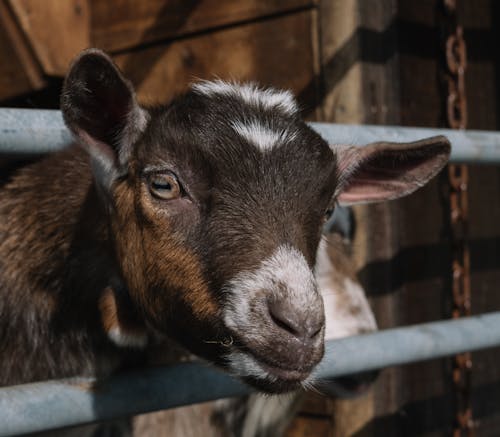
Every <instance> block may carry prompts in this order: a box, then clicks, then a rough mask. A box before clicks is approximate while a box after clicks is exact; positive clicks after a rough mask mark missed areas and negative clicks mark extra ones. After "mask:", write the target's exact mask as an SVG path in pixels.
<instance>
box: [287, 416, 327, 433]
mask: <svg viewBox="0 0 500 437" xmlns="http://www.w3.org/2000/svg"><path fill="white" fill-rule="evenodd" d="M330 429H331V420H330V419H328V418H322V417H310V416H300V415H299V416H297V417H295V418H294V419H293V421H292V423H291V424H290V426H289V428H288V429H287V431H286V432H285V437H329V436H332V435H333V434H331V432H330Z"/></svg>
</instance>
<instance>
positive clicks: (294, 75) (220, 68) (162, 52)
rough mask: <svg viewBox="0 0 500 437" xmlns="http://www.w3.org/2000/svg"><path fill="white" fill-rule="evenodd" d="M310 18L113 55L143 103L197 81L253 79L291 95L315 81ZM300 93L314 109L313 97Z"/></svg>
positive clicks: (252, 25)
mask: <svg viewBox="0 0 500 437" xmlns="http://www.w3.org/2000/svg"><path fill="white" fill-rule="evenodd" d="M312 20H313V15H312V13H311V11H304V12H300V13H295V14H291V15H287V16H284V17H280V18H276V19H273V20H266V21H262V22H256V23H250V24H246V25H242V26H238V27H235V28H229V29H224V30H220V31H218V32H213V33H209V34H206V35H201V36H197V37H193V38H188V39H183V40H180V41H175V42H173V43H171V44H165V45H161V46H156V47H151V48H147V49H144V50H139V51H133V52H129V53H125V54H121V55H117V56H115V60H116V62H117V63H118V65H119V66H120V67H121V68H122V70H123V71H124V73H125V75H126V76H127V77H128V78H130V80H131V81H132V83H133V84H134V85H135V86H136V87H137V90H138V95H139V99H140V100H141V101H142V102H146V103H154V102H165V101H166V100H168V99H170V98H172V97H173V96H175V95H176V94H178V93H179V92H181V91H183V90H185V89H186V88H187V86H188V84H189V83H190V82H193V81H195V80H196V79H197V78H199V79H213V78H216V77H218V78H222V79H229V80H237V81H245V80H253V81H257V82H259V83H261V84H263V85H271V86H275V87H279V88H288V89H291V90H293V91H294V92H295V93H296V94H300V93H301V92H302V90H304V89H306V88H307V87H309V86H310V84H311V83H314V80H315V67H314V64H315V59H314V50H313V45H312V42H311V32H312ZM316 92H317V90H316V89H315V87H314V86H313V87H312V88H311V90H310V92H309V93H306V94H305V95H302V94H301V101H300V103H301V104H302V107H303V108H304V109H306V110H313V109H314V107H315V93H316Z"/></svg>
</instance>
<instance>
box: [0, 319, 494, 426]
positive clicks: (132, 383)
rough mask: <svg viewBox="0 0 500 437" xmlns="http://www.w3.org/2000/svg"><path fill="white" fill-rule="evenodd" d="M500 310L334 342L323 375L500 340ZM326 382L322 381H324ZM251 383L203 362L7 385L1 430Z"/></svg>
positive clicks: (199, 397)
mask: <svg viewBox="0 0 500 437" xmlns="http://www.w3.org/2000/svg"><path fill="white" fill-rule="evenodd" d="M499 327H500V312H495V313H489V314H483V315H480V316H475V317H467V318H462V319H458V320H445V321H439V322H432V323H425V324H421V325H415V326H408V327H402V328H396V329H389V330H385V331H379V332H375V333H372V334H366V335H360V336H356V337H350V338H344V339H340V340H334V341H331V342H329V343H328V344H327V347H326V353H325V358H324V359H323V361H322V362H321V363H320V365H319V366H318V369H317V371H316V373H315V376H316V378H318V379H321V378H333V377H337V376H342V375H346V374H350V373H355V372H362V371H368V370H373V369H378V368H382V367H387V366H394V365H399V364H405V363H410V362H416V361H422V360H428V359H434V358H440V357H443V356H447V355H453V354H456V353H459V352H464V351H474V350H477V349H483V348H489V347H494V346H498V345H500V328H499ZM318 387H319V389H320V390H321V383H318ZM249 392H250V389H249V388H248V387H246V386H245V385H243V384H242V383H240V382H238V381H236V380H235V379H233V378H231V377H230V376H229V375H227V374H224V373H222V372H220V371H218V370H216V369H213V368H210V367H207V366H205V365H202V364H199V363H184V364H179V365H175V366H170V367H165V368H156V369H145V370H141V371H137V372H133V373H132V372H130V373H124V374H120V375H116V376H114V377H112V378H109V379H108V380H106V381H102V382H98V383H95V381H94V380H92V379H73V380H60V381H48V382H40V383H34V384H26V385H19V386H13V387H5V388H2V389H0V436H12V435H20V434H23V433H28V432H35V431H42V430H48V429H53V428H59V427H64V426H70V425H78V424H83V423H88V422H95V421H100V420H106V419H111V418H115V417H121V416H126V415H132V414H138V413H144V412H148V411H154V410H159V409H164V408H172V407H176V406H181V405H187V404H192V403H196V402H203V401H208V400H213V399H219V398H223V397H231V396H241V395H243V394H246V393H249Z"/></svg>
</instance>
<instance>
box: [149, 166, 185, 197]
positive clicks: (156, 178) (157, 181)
mask: <svg viewBox="0 0 500 437" xmlns="http://www.w3.org/2000/svg"><path fill="white" fill-rule="evenodd" d="M149 190H150V191H151V193H152V194H153V195H154V196H155V197H158V198H160V199H163V200H172V199H177V198H178V197H180V195H181V187H180V185H179V182H178V181H177V178H176V177H175V176H174V175H172V174H161V173H157V174H154V175H151V176H150V177H149Z"/></svg>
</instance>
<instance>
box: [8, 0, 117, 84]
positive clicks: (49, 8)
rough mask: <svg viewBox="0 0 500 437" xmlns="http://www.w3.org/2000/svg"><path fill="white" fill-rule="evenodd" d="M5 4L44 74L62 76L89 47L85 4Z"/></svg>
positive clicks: (53, 0) (69, 0) (22, 0)
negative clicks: (11, 11) (10, 10)
mask: <svg viewBox="0 0 500 437" xmlns="http://www.w3.org/2000/svg"><path fill="white" fill-rule="evenodd" d="M8 2H9V4H10V6H11V8H12V10H13V12H14V14H15V15H16V17H17V19H18V21H19V23H20V25H21V27H22V30H23V31H24V33H25V35H26V37H27V38H28V40H29V42H30V44H31V46H32V48H33V51H34V52H35V53H36V56H37V58H38V60H39V62H40V64H41V65H42V68H43V70H44V72H45V73H46V74H48V75H55V76H63V75H64V74H65V72H66V70H67V68H68V65H69V63H70V62H71V60H72V59H73V58H74V57H75V55H76V54H77V53H78V52H79V51H80V50H82V49H84V48H86V47H89V46H90V37H89V23H90V20H89V17H90V14H89V8H88V2H87V0H64V1H61V0H44V1H40V0H8ZM106 3H108V2H106ZM109 3H113V2H109Z"/></svg>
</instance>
